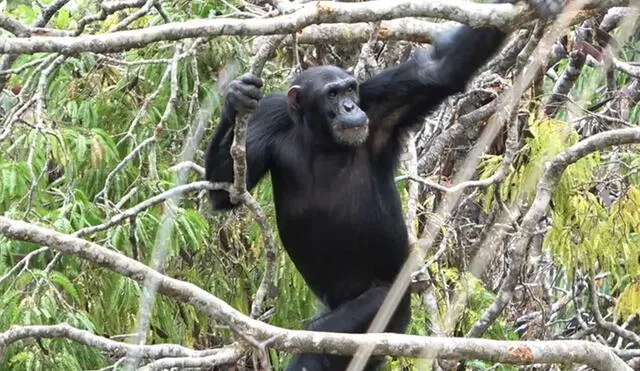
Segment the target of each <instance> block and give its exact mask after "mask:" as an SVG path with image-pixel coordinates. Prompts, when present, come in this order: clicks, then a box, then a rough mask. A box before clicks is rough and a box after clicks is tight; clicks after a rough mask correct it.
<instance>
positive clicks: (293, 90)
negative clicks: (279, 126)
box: [287, 85, 301, 111]
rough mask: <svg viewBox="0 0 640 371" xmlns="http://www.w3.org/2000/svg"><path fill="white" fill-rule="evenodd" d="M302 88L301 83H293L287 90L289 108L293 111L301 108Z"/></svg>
mask: <svg viewBox="0 0 640 371" xmlns="http://www.w3.org/2000/svg"><path fill="white" fill-rule="evenodd" d="M300 89H301V88H300V85H292V86H291V87H290V88H289V90H287V98H288V104H289V109H290V110H292V111H298V110H299V109H300V100H299V97H298V93H300Z"/></svg>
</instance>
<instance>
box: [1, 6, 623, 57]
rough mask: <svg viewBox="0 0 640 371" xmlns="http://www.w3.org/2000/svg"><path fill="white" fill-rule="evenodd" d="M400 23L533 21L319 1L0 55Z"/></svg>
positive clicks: (479, 10)
mask: <svg viewBox="0 0 640 371" xmlns="http://www.w3.org/2000/svg"><path fill="white" fill-rule="evenodd" d="M612 1H613V0H610V1H608V2H612ZM614 2H616V3H626V2H627V1H623V0H617V1H614ZM403 17H438V18H445V19H450V20H453V21H457V22H461V23H465V24H468V25H471V26H474V27H479V26H488V25H492V26H496V27H500V28H505V29H507V28H510V27H513V25H515V24H521V23H523V22H525V21H527V20H530V19H532V11H530V10H529V9H528V8H526V7H523V6H513V5H511V4H479V3H472V2H468V1H462V0H432V1H420V2H416V1H413V0H398V1H394V2H389V1H385V0H374V1H366V2H362V3H339V2H329V1H318V2H314V3H309V4H305V5H304V6H303V7H301V8H300V10H298V11H296V12H294V13H292V14H288V15H281V16H278V17H273V18H263V19H232V18H214V19H201V20H190V21H185V22H175V23H168V24H164V25H159V26H152V27H148V28H145V29H138V30H127V31H119V32H112V33H109V34H101V35H82V36H77V37H46V36H42V37H31V38H23V37H18V38H11V39H9V38H4V39H1V40H0V53H4V54H33V53H37V52H58V53H64V54H74V53H80V52H87V51H91V52H94V53H113V52H118V51H123V50H128V49H133V48H139V47H142V46H144V45H147V44H150V43H153V42H157V41H168V40H180V39H186V38H194V37H211V36H222V35H227V36H231V35H236V36H237V35H244V36H256V35H261V36H262V35H276V34H281V35H284V34H291V33H294V32H297V31H298V30H300V29H302V28H304V27H306V26H309V25H312V24H320V23H356V22H375V21H381V20H389V19H395V18H403Z"/></svg>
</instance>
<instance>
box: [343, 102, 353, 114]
mask: <svg viewBox="0 0 640 371" xmlns="http://www.w3.org/2000/svg"><path fill="white" fill-rule="evenodd" d="M343 106H344V110H345V111H347V112H351V111H352V110H353V107H354V106H355V105H354V104H353V103H352V102H347V103H344V105H343Z"/></svg>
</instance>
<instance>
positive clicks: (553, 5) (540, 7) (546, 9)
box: [496, 0, 566, 19]
mask: <svg viewBox="0 0 640 371" xmlns="http://www.w3.org/2000/svg"><path fill="white" fill-rule="evenodd" d="M518 1H520V0H496V3H510V4H515V3H517V2H518ZM524 1H526V3H527V4H529V5H531V6H532V7H533V8H534V9H535V10H536V12H537V13H538V15H539V16H540V17H541V18H542V19H550V18H553V17H555V16H556V15H558V14H560V12H561V11H562V8H564V5H565V3H566V0H524Z"/></svg>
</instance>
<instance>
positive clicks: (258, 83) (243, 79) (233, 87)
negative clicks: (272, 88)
mask: <svg viewBox="0 0 640 371" xmlns="http://www.w3.org/2000/svg"><path fill="white" fill-rule="evenodd" d="M261 88H262V80H261V79H260V78H259V77H258V76H256V75H254V74H252V73H247V74H244V75H242V76H240V77H239V78H237V79H235V80H233V81H232V82H231V83H230V84H229V90H228V91H227V98H226V101H227V104H230V105H231V107H233V108H234V109H235V110H236V111H238V112H243V113H249V112H253V111H254V110H255V109H256V108H257V107H258V101H259V100H260V99H262V90H261Z"/></svg>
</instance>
